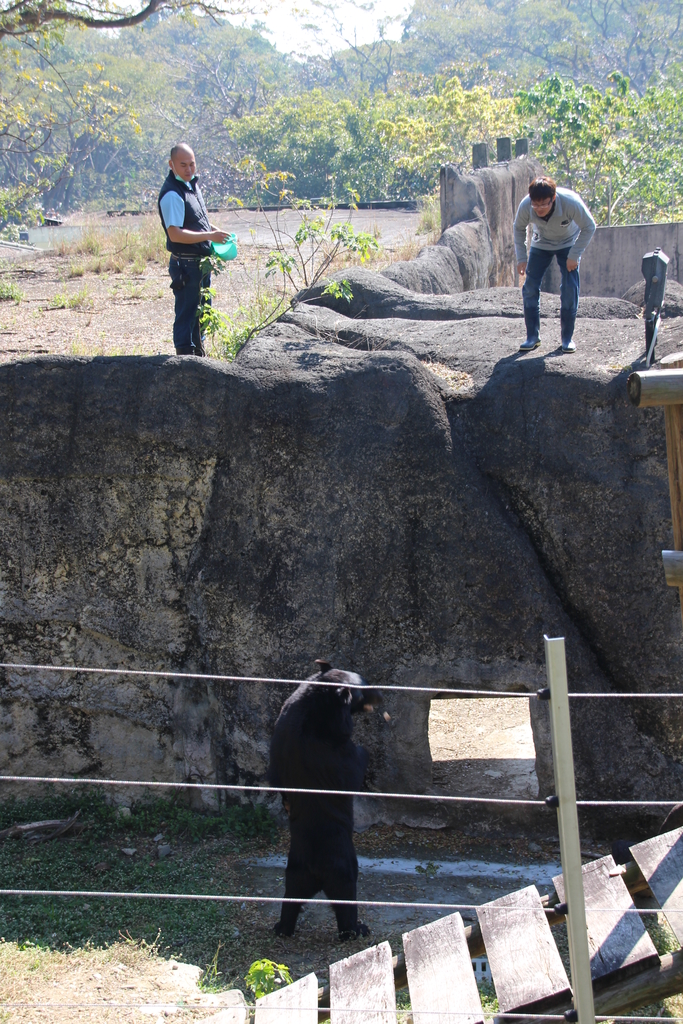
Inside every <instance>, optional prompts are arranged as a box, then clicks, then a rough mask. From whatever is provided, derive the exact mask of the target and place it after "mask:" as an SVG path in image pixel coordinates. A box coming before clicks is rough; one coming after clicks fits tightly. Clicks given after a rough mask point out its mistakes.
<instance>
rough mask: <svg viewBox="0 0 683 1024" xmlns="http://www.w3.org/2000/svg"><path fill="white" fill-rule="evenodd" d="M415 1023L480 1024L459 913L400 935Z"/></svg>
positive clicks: (481, 1020) (481, 1017)
mask: <svg viewBox="0 0 683 1024" xmlns="http://www.w3.org/2000/svg"><path fill="white" fill-rule="evenodd" d="M403 949H404V951H405V958H406V973H407V975H408V989H409V991H410V1004H411V1006H412V1009H413V1022H414V1024H435V1012H437V1013H438V1014H439V1017H438V1021H439V1024H481V1022H483V1020H484V1014H483V1012H482V1009H481V1000H480V999H479V989H478V988H477V982H476V980H475V977H474V971H473V970H472V958H471V956H470V951H469V949H468V948H467V939H466V937H465V928H464V925H463V923H462V917H461V916H460V914H449V915H448V917H442V918H440V919H439V920H438V921H432V922H431V924H425V925H422V927H421V928H415V929H414V930H413V931H411V932H406V933H405V934H404V936H403Z"/></svg>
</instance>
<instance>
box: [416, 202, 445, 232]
mask: <svg viewBox="0 0 683 1024" xmlns="http://www.w3.org/2000/svg"><path fill="white" fill-rule="evenodd" d="M417 208H418V210H419V211H420V219H419V221H418V224H417V234H418V235H433V234H436V235H437V237H438V235H440V234H441V197H440V196H438V195H437V196H425V197H424V198H423V199H420V200H418V204H417Z"/></svg>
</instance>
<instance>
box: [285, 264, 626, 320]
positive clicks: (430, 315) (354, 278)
mask: <svg viewBox="0 0 683 1024" xmlns="http://www.w3.org/2000/svg"><path fill="white" fill-rule="evenodd" d="M415 262H416V263H418V262H419V260H415ZM332 278H333V279H334V280H337V281H341V280H346V281H348V282H349V284H350V286H351V291H352V293H353V298H352V299H351V301H350V302H349V301H347V300H346V299H343V298H342V299H336V298H335V297H334V296H333V295H323V289H324V287H325V285H324V283H321V284H319V285H316V287H315V288H309V289H307V290H306V291H302V292H299V294H298V295H297V297H296V299H297V302H298V303H302V302H303V303H306V304H309V305H311V304H313V305H316V306H325V307H327V308H328V309H333V310H335V311H336V312H338V313H341V314H343V315H344V316H347V317H353V318H359V317H362V318H364V319H368V320H377V319H382V318H383V317H392V318H405V319H407V320H470V319H472V318H479V317H486V316H494V317H520V318H521V317H522V316H523V315H524V310H523V308H522V296H521V292H520V290H519V288H510V287H508V288H482V289H481V290H478V291H467V292H462V294H460V295H416V294H415V293H414V292H412V291H410V290H409V289H407V288H403V287H402V286H401V285H400V284H396V282H394V281H389V280H387V278H386V277H384V275H383V274H376V273H374V272H373V271H372V270H364V269H363V268H362V267H351V268H350V269H348V270H340V271H338V272H337V273H336V274H333V275H332ZM559 315H560V297H559V295H543V296H542V297H541V316H542V317H559ZM638 315H639V311H638V307H637V306H634V305H633V303H632V302H626V301H624V299H601V298H597V297H588V298H582V299H581V300H580V302H579V317H590V318H591V319H593V320H624V319H627V320H628V319H635V318H636V317H638Z"/></svg>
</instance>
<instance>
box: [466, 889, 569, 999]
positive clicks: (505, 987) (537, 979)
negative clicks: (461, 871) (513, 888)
mask: <svg viewBox="0 0 683 1024" xmlns="http://www.w3.org/2000/svg"><path fill="white" fill-rule="evenodd" d="M506 908H507V909H508V912H507V913H506ZM477 916H478V918H479V924H480V925H481V932H482V935H483V937H484V943H485V945H486V953H487V956H488V958H489V964H490V965H491V976H492V978H493V984H494V985H495V988H496V995H497V996H498V1005H499V1007H500V1010H501V1012H503V1013H522V1012H525V1011H526V1010H533V1011H536V1010H547V1009H549V1008H550V1007H551V1006H552V1005H553V1003H555V1002H557V1001H559V1000H561V999H567V998H568V997H569V996H570V995H571V990H570V988H569V979H568V978H567V974H566V972H565V969H564V967H563V966H562V960H561V959H560V954H559V953H558V951H557V946H556V945H555V942H554V940H553V937H552V934H551V931H550V925H549V924H548V922H547V920H546V916H545V910H544V909H543V904H542V903H541V897H540V896H539V894H538V889H537V888H536V886H535V885H529V886H527V888H526V889H519V890H518V891H517V892H513V893H510V895H509V896H501V898H500V899H497V900H493V901H492V902H491V903H484V905H483V906H481V907H478V908H477Z"/></svg>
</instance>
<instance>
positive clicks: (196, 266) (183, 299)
mask: <svg viewBox="0 0 683 1024" xmlns="http://www.w3.org/2000/svg"><path fill="white" fill-rule="evenodd" d="M168 272H169V274H170V275H171V288H172V289H173V292H174V294H175V322H174V324H173V344H174V345H175V350H176V353H177V354H178V355H179V356H204V355H206V353H205V351H204V339H203V338H202V337H200V334H199V303H200V300H201V289H202V288H208V287H209V286H210V284H211V271H208V272H207V271H202V269H201V264H200V261H199V260H189V259H178V257H177V256H171V259H170V262H169V264H168ZM205 301H206V302H210V301H211V300H210V298H209V297H208V296H207V298H206V300H205Z"/></svg>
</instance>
